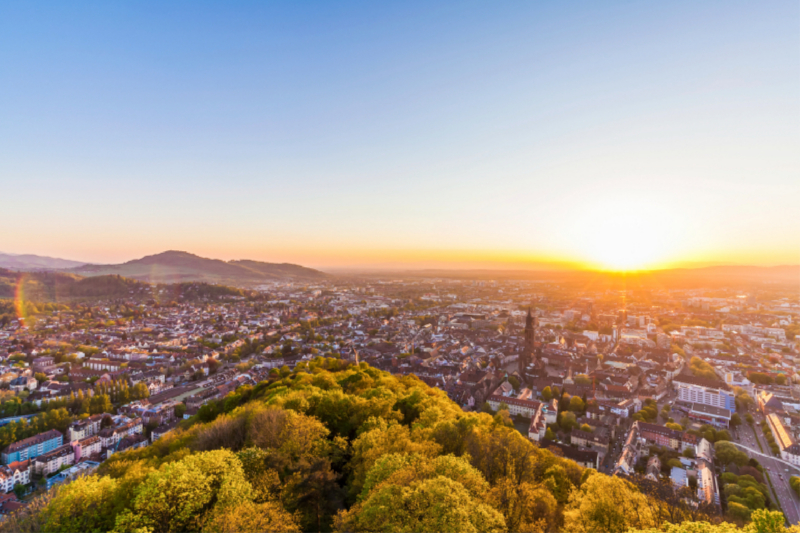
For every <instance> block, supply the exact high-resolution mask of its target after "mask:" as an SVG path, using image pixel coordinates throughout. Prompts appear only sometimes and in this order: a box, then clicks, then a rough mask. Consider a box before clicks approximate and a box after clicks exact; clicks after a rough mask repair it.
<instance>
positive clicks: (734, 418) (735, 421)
mask: <svg viewBox="0 0 800 533" xmlns="http://www.w3.org/2000/svg"><path fill="white" fill-rule="evenodd" d="M741 424H742V417H740V416H739V413H733V415H731V426H733V427H737V426H739V425H741Z"/></svg>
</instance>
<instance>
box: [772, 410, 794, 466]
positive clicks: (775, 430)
mask: <svg viewBox="0 0 800 533" xmlns="http://www.w3.org/2000/svg"><path fill="white" fill-rule="evenodd" d="M767 423H768V424H769V428H770V429H771V430H772V434H773V435H774V436H775V444H777V445H778V448H780V449H781V459H783V460H784V461H786V462H787V463H792V464H793V465H797V466H800V444H797V442H795V440H794V438H793V437H792V435H791V433H789V431H788V430H787V429H786V426H784V425H783V422H782V421H781V419H780V417H779V416H778V415H776V414H775V413H770V414H769V415H767Z"/></svg>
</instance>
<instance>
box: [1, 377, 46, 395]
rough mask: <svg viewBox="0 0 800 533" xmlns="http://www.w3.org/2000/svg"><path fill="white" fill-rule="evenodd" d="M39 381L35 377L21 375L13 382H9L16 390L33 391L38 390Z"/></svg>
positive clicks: (12, 388) (9, 385)
mask: <svg viewBox="0 0 800 533" xmlns="http://www.w3.org/2000/svg"><path fill="white" fill-rule="evenodd" d="M38 384H39V382H38V381H36V379H35V378H33V377H31V376H20V377H18V378H15V379H12V380H11V382H10V383H9V384H8V387H9V388H10V389H11V390H12V391H14V392H17V393H19V392H22V391H32V390H36V387H37V386H38Z"/></svg>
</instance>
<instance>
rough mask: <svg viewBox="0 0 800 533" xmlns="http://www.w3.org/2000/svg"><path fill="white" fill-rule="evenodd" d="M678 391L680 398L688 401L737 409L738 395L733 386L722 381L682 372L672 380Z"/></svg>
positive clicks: (732, 409) (729, 409) (730, 409)
mask: <svg viewBox="0 0 800 533" xmlns="http://www.w3.org/2000/svg"><path fill="white" fill-rule="evenodd" d="M672 385H673V386H674V387H675V390H676V391H678V400H680V401H682V402H686V403H700V404H704V405H711V406H713V407H720V408H722V409H727V410H728V411H736V397H735V396H734V394H733V391H732V390H731V388H730V387H729V386H728V385H727V384H725V383H724V382H722V381H714V380H710V379H704V378H696V377H694V376H687V375H686V374H681V375H679V376H676V377H675V379H673V380H672Z"/></svg>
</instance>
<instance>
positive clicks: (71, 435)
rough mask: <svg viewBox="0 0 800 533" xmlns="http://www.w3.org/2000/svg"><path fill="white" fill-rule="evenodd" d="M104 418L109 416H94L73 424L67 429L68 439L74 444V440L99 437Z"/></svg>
mask: <svg viewBox="0 0 800 533" xmlns="http://www.w3.org/2000/svg"><path fill="white" fill-rule="evenodd" d="M104 416H107V415H102V414H100V415H92V416H90V417H89V418H85V419H83V420H77V421H75V422H73V423H72V424H70V426H69V427H68V428H67V439H68V440H69V441H70V442H72V441H74V440H80V439H83V438H86V437H90V436H92V435H97V434H98V433H99V432H100V426H101V425H102V423H103V417H104Z"/></svg>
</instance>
